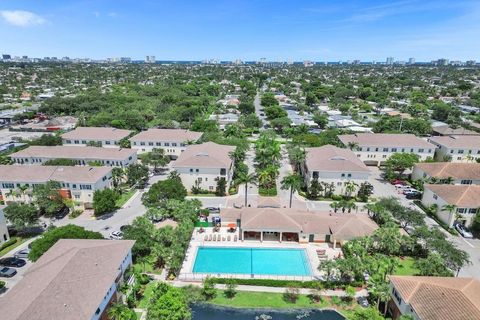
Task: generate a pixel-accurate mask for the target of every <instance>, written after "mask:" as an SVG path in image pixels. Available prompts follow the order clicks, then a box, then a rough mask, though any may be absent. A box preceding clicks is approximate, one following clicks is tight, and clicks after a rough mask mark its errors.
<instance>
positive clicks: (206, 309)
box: [192, 304, 345, 320]
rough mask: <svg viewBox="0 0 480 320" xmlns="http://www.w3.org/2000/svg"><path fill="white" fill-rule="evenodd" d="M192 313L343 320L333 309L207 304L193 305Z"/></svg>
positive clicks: (196, 318) (252, 319)
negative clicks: (293, 308)
mask: <svg viewBox="0 0 480 320" xmlns="http://www.w3.org/2000/svg"><path fill="white" fill-rule="evenodd" d="M192 314H193V320H345V318H344V317H343V316H342V315H340V314H339V313H338V312H336V311H334V310H274V309H272V310H267V309H265V310H264V309H244V308H241V309H240V308H228V307H219V306H213V305H208V304H196V305H193V306H192ZM270 317H271V318H270Z"/></svg>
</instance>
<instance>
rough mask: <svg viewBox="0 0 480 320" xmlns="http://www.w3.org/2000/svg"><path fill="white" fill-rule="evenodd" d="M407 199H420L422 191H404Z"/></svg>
mask: <svg viewBox="0 0 480 320" xmlns="http://www.w3.org/2000/svg"><path fill="white" fill-rule="evenodd" d="M404 194H405V197H406V198H407V199H421V198H422V193H421V192H420V191H407V192H405V193H404Z"/></svg>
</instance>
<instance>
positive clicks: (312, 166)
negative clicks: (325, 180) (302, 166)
mask: <svg viewBox="0 0 480 320" xmlns="http://www.w3.org/2000/svg"><path fill="white" fill-rule="evenodd" d="M305 151H306V153H307V155H306V164H307V167H308V169H309V170H315V171H355V172H359V171H360V172H370V170H369V169H368V168H367V166H366V165H365V164H364V163H363V162H362V161H361V160H360V159H358V157H357V156H356V155H355V153H353V152H352V151H350V150H348V149H343V148H338V147H335V146H332V145H326V146H323V147H319V148H307V149H305Z"/></svg>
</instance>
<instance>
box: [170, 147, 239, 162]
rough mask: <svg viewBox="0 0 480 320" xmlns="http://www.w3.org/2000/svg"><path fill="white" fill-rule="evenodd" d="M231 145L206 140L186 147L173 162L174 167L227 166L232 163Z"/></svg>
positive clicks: (233, 148)
mask: <svg viewBox="0 0 480 320" xmlns="http://www.w3.org/2000/svg"><path fill="white" fill-rule="evenodd" d="M234 150H235V147H233V146H226V145H221V144H216V143H214V142H206V143H202V144H194V145H190V146H188V147H187V149H186V150H185V151H184V152H182V154H181V155H180V156H179V157H178V159H177V160H176V161H175V163H174V165H173V166H174V167H177V168H179V167H194V168H228V167H230V165H231V163H232V159H231V158H230V153H231V152H233V151H234Z"/></svg>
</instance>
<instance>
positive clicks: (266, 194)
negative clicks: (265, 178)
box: [258, 187, 277, 197]
mask: <svg viewBox="0 0 480 320" xmlns="http://www.w3.org/2000/svg"><path fill="white" fill-rule="evenodd" d="M258 194H259V195H261V196H263V197H274V196H276V195H277V188H276V187H273V188H271V189H265V188H258Z"/></svg>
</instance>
